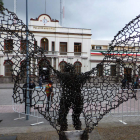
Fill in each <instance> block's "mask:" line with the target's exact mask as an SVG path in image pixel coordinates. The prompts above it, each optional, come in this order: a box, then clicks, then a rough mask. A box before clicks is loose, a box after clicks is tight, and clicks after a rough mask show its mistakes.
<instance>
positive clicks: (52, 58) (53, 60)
mask: <svg viewBox="0 0 140 140" xmlns="http://www.w3.org/2000/svg"><path fill="white" fill-rule="evenodd" d="M52 67H54V58H53V57H52Z"/></svg>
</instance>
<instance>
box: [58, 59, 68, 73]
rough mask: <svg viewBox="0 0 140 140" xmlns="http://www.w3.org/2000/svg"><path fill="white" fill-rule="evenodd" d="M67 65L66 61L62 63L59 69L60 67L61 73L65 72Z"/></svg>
mask: <svg viewBox="0 0 140 140" xmlns="http://www.w3.org/2000/svg"><path fill="white" fill-rule="evenodd" d="M66 64H67V62H65V61H61V62H60V63H59V67H60V71H61V72H64V67H65V65H66Z"/></svg>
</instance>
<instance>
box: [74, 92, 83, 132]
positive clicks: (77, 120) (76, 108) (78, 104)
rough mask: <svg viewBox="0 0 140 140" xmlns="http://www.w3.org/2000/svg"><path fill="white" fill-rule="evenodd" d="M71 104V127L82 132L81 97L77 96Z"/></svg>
mask: <svg viewBox="0 0 140 140" xmlns="http://www.w3.org/2000/svg"><path fill="white" fill-rule="evenodd" d="M73 104H74V105H73V106H72V108H73V114H72V119H73V125H74V127H75V129H76V130H82V128H81V125H82V124H81V121H80V114H81V113H82V110H83V97H82V96H81V95H80V96H77V98H76V100H75V102H74V103H73Z"/></svg>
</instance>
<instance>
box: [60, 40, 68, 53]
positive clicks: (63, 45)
mask: <svg viewBox="0 0 140 140" xmlns="http://www.w3.org/2000/svg"><path fill="white" fill-rule="evenodd" d="M60 55H67V42H60Z"/></svg>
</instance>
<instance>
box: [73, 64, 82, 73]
mask: <svg viewBox="0 0 140 140" xmlns="http://www.w3.org/2000/svg"><path fill="white" fill-rule="evenodd" d="M74 66H75V71H76V73H81V67H82V64H81V63H80V62H75V63H74Z"/></svg>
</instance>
